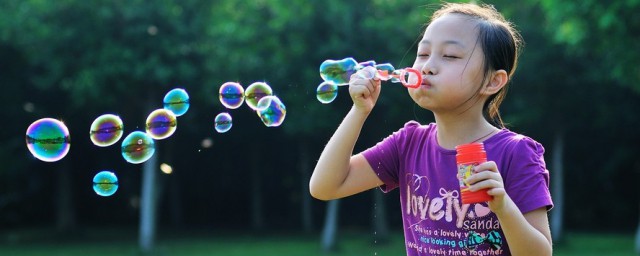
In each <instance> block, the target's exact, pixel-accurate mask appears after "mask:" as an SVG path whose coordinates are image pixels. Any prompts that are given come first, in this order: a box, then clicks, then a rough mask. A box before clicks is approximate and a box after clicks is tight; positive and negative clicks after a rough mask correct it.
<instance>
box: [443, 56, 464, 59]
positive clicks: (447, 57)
mask: <svg viewBox="0 0 640 256" xmlns="http://www.w3.org/2000/svg"><path fill="white" fill-rule="evenodd" d="M443 57H444V58H445V59H459V58H460V57H458V56H453V55H444V56H443Z"/></svg>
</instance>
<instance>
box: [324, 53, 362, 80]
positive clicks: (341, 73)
mask: <svg viewBox="0 0 640 256" xmlns="http://www.w3.org/2000/svg"><path fill="white" fill-rule="evenodd" d="M357 66H358V62H357V61H356V60H355V59H353V58H344V59H342V60H325V61H324V62H322V64H320V77H322V79H323V80H325V81H328V82H332V83H334V84H336V85H348V84H349V79H351V75H353V74H354V73H355V72H356V67H357Z"/></svg>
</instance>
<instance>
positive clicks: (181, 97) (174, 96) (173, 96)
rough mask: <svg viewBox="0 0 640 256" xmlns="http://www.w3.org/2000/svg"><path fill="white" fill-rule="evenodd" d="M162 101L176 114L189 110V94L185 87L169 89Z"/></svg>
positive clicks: (182, 113)
mask: <svg viewBox="0 0 640 256" xmlns="http://www.w3.org/2000/svg"><path fill="white" fill-rule="evenodd" d="M162 102H163V105H164V109H166V110H169V111H171V112H173V114H174V115H176V116H182V115H184V114H185V113H187V110H189V105H190V103H189V94H187V91H185V90H184V89H180V88H176V89H173V90H171V91H169V92H168V93H167V94H166V95H165V96H164V100H163V101H162Z"/></svg>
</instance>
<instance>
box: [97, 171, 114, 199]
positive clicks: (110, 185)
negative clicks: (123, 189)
mask: <svg viewBox="0 0 640 256" xmlns="http://www.w3.org/2000/svg"><path fill="white" fill-rule="evenodd" d="M117 190H118V177H116V175H115V174H114V173H113V172H110V171H101V172H99V173H98V174H96V176H93V191H95V192H96V194H98V195H99V196H111V195H113V194H114V193H116V191H117Z"/></svg>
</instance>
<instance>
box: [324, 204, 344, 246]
mask: <svg viewBox="0 0 640 256" xmlns="http://www.w3.org/2000/svg"><path fill="white" fill-rule="evenodd" d="M339 202H340V200H338V199H336V200H331V201H329V203H328V204H327V215H326V216H325V219H324V228H323V230H322V241H321V243H322V250H323V251H325V252H333V251H336V250H337V247H338V246H337V244H336V236H337V233H338V207H339Z"/></svg>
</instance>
